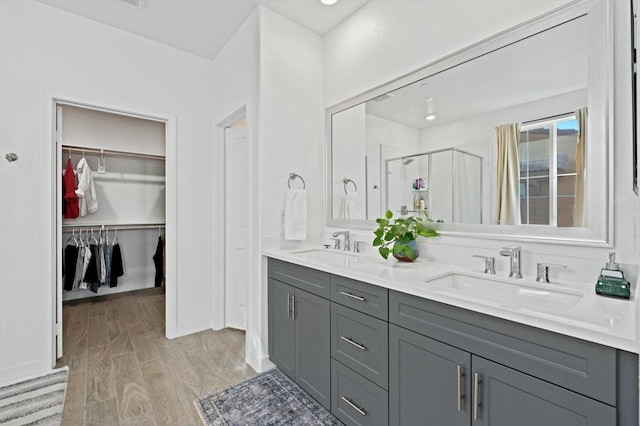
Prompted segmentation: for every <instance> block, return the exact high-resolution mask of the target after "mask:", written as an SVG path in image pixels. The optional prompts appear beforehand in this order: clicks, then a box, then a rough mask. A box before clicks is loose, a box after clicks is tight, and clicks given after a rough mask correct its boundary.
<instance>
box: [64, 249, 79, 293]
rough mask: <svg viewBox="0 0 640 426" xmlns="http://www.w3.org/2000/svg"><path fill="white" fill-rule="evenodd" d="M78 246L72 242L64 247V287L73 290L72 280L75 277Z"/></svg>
mask: <svg viewBox="0 0 640 426" xmlns="http://www.w3.org/2000/svg"><path fill="white" fill-rule="evenodd" d="M79 251H80V247H78V246H74V245H72V244H69V245H67V246H66V247H65V248H64V289H65V290H67V291H71V290H73V281H74V279H75V277H76V264H77V262H78V252H79Z"/></svg>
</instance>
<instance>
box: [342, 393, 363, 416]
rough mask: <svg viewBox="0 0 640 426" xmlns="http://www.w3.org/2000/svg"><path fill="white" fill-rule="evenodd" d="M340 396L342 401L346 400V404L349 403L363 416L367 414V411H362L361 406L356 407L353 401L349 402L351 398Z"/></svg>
mask: <svg viewBox="0 0 640 426" xmlns="http://www.w3.org/2000/svg"><path fill="white" fill-rule="evenodd" d="M340 398H342V400H343V401H344V402H346V403H347V404H349V405H350V406H351V408H353V409H354V410H356V411H357V412H358V413H360V414H362V415H363V416H366V415H367V412H366V411H364V410H363V409H362V408H360V407H358V406H357V405H355V404H354V403H353V402H351V400H350V399H349V398H345V397H344V396H341V397H340Z"/></svg>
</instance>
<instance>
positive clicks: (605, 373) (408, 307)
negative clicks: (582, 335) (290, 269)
mask: <svg viewBox="0 0 640 426" xmlns="http://www.w3.org/2000/svg"><path fill="white" fill-rule="evenodd" d="M389 322H391V323H393V324H396V325H399V326H401V327H404V328H406V329H409V330H412V331H415V332H416V333H420V334H422V335H425V336H428V337H431V338H432V339H436V340H439V341H441V342H445V343H447V344H449V345H451V346H455V347H457V348H460V349H462V350H465V351H468V352H471V353H472V354H475V355H478V356H481V357H483V358H487V359H490V360H492V361H495V362H497V363H499V364H502V365H505V366H508V367H511V368H513V369H515V370H519V371H521V372H523V373H526V374H529V375H531V376H534V377H538V378H540V379H543V380H546V381H548V382H550V383H555V384H557V385H559V386H562V387H564V388H566V389H571V390H573V391H575V392H577V393H580V394H582V395H585V396H588V397H591V398H594V399H597V400H599V401H601V402H604V403H606V404H609V405H613V406H615V405H616V356H617V351H616V350H615V349H614V348H610V347H606V346H602V345H599V344H596V343H592V342H587V341H585V340H581V339H576V338H573V337H568V336H564V335H561V334H557V333H553V332H550V331H545V330H542V329H539V328H535V327H531V326H527V325H523V324H518V323H514V322H511V321H507V320H504V319H500V318H496V317H492V316H490V315H484V314H480V313H477V312H473V311H469V310H466V309H462V308H457V307H453V306H449V305H446V304H443V303H438V302H434V301H432V300H428V299H423V298H420V297H417V296H411V295H407V294H404V293H399V292H396V291H391V292H390V294H389Z"/></svg>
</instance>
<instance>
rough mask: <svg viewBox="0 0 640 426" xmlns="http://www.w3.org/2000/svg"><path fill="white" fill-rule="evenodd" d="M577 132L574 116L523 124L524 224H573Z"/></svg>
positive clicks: (522, 186) (521, 176) (567, 225)
mask: <svg viewBox="0 0 640 426" xmlns="http://www.w3.org/2000/svg"><path fill="white" fill-rule="evenodd" d="M578 133H579V127H578V121H577V120H576V117H575V116H574V115H566V116H563V117H559V118H554V119H553V120H545V121H544V122H537V123H533V124H529V125H525V126H522V127H521V129H520V141H519V144H518V153H519V156H520V219H521V222H522V224H532V225H553V226H559V227H570V226H574V225H573V205H574V200H575V196H576V146H577V142H578Z"/></svg>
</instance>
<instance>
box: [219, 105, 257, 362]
mask: <svg viewBox="0 0 640 426" xmlns="http://www.w3.org/2000/svg"><path fill="white" fill-rule="evenodd" d="M245 119H246V120H247V125H246V129H247V131H246V133H247V139H248V143H249V152H250V156H253V147H252V145H251V131H250V127H249V126H250V122H249V119H248V116H247V105H246V104H245V105H242V106H241V107H240V108H238V109H236V110H235V111H234V112H232V113H231V114H229V115H227V116H226V117H225V118H223V119H222V120H220V121H219V122H218V123H216V124H215V125H214V129H213V131H214V148H213V152H214V164H215V165H216V170H217V174H216V173H214V176H213V177H214V181H215V182H217V184H214V185H213V188H214V192H215V193H214V194H213V199H214V200H217V201H218V205H224V203H225V199H226V197H225V196H226V184H227V182H226V176H227V170H226V167H225V163H226V155H227V153H226V149H225V144H226V135H225V129H226V128H227V127H231V126H233V125H234V124H236V123H239V122H240V121H242V120H245ZM249 180H250V181H251V177H250V178H249ZM226 220H227V218H226V214H225V209H224V208H220V209H218V210H217V211H216V210H214V226H213V232H214V238H212V241H222V244H214V259H215V261H214V262H213V273H212V276H213V277H214V282H216V283H218V285H216V286H214V289H213V315H212V321H211V326H212V328H213V329H214V330H221V329H223V328H225V327H226V318H225V317H226V315H225V297H226V268H227V257H228V256H227V255H226V250H225V242H226ZM247 226H248V234H249V236H251V235H252V220H249V223H248V224H247ZM248 244H249V250H248V252H249V253H252V246H253V239H252V238H251V237H249V242H248ZM247 267H248V268H249V277H252V271H253V266H252V265H251V262H247ZM249 290H250V287H249ZM248 293H249V295H250V294H251V291H249V292H248ZM249 297H251V296H249ZM246 328H247V329H246V330H245V332H246V334H245V336H248V335H249V321H248V319H247V321H246ZM246 350H247V349H245V351H246Z"/></svg>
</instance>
